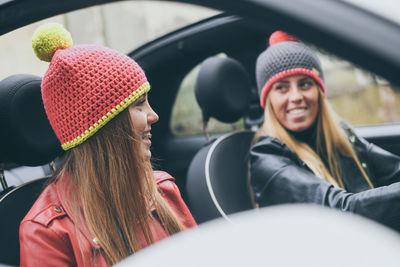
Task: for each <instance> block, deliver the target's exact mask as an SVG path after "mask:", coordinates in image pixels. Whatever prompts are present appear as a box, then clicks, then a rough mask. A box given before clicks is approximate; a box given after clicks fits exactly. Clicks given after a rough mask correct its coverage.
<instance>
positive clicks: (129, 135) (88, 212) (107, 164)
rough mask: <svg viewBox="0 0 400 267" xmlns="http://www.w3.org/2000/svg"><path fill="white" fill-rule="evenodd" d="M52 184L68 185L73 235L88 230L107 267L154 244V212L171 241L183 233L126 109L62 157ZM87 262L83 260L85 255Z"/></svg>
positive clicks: (66, 196) (181, 226)
mask: <svg viewBox="0 0 400 267" xmlns="http://www.w3.org/2000/svg"><path fill="white" fill-rule="evenodd" d="M55 177H56V179H59V180H62V179H70V180H69V181H68V184H70V188H69V191H68V192H76V193H72V194H65V199H66V201H67V205H68V206H70V207H71V210H72V216H73V219H74V222H75V224H76V227H77V230H78V229H79V228H80V227H83V225H84V224H86V225H87V227H88V229H89V231H90V232H91V234H92V235H93V236H95V237H96V238H97V240H98V241H99V244H100V245H101V248H102V249H103V251H104V254H105V256H106V259H107V260H108V262H109V263H110V264H115V263H117V262H119V261H120V260H122V259H123V258H125V257H127V256H129V255H130V254H132V253H134V252H136V251H138V250H139V249H141V248H142V242H143V241H142V239H143V238H141V236H143V235H144V238H145V241H146V242H145V243H146V244H147V245H149V244H152V243H154V242H155V240H154V236H153V233H152V231H151V228H150V226H149V220H150V219H151V218H152V216H153V215H152V214H151V212H150V208H151V207H152V206H153V207H155V209H156V212H157V215H158V217H159V219H160V221H161V223H162V225H163V227H164V229H165V231H166V232H167V233H168V234H169V235H171V234H173V233H176V232H179V231H181V230H183V229H184V227H183V225H182V223H181V222H180V220H179V219H178V217H177V215H176V214H175V213H174V212H173V210H172V209H171V208H170V206H169V205H168V204H167V203H166V202H165V200H164V199H163V197H162V196H161V194H160V193H159V192H158V190H157V185H156V182H155V179H154V176H153V171H152V167H151V164H150V161H149V160H146V159H145V157H144V155H143V152H142V148H141V144H140V138H139V137H138V136H137V135H136V134H135V131H134V130H133V128H132V123H131V119H130V116H129V112H128V109H125V110H124V111H123V112H121V113H120V114H119V115H118V116H117V117H115V118H114V119H112V120H111V121H110V122H109V123H108V124H106V125H105V126H104V127H103V128H102V129H100V130H99V132H98V133H96V134H95V135H94V136H92V137H91V138H89V139H88V140H86V141H85V142H84V143H82V144H81V145H79V146H77V147H75V148H73V149H71V150H69V151H67V153H66V155H65V159H64V163H63V165H62V166H61V167H60V168H59V170H58V171H57V173H56V174H55ZM85 256H86V257H87V255H85Z"/></svg>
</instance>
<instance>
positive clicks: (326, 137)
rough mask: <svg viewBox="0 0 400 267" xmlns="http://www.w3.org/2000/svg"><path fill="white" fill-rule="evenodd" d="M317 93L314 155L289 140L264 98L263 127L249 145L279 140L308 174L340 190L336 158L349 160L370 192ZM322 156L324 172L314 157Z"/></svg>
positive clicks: (340, 130) (330, 111)
mask: <svg viewBox="0 0 400 267" xmlns="http://www.w3.org/2000/svg"><path fill="white" fill-rule="evenodd" d="M318 93H319V99H318V103H319V113H318V117H317V140H316V147H317V150H318V151H314V150H313V149H312V148H311V147H310V146H309V145H307V144H306V143H304V142H301V141H299V140H296V139H295V138H293V137H292V136H291V135H290V134H289V133H288V132H287V130H286V129H285V128H284V127H283V126H282V124H281V123H280V122H279V120H278V119H277V117H276V115H275V112H274V111H273V108H272V104H271V100H270V98H269V97H268V98H267V100H266V101H267V103H266V107H265V111H264V123H263V125H262V126H261V127H260V129H259V130H258V131H257V133H256V135H255V137H254V140H253V142H257V141H258V139H259V138H260V137H261V136H265V135H268V136H271V137H275V138H277V139H279V140H280V141H282V142H283V143H285V144H286V145H287V146H288V147H289V148H291V149H292V150H293V151H294V152H295V153H296V154H297V155H298V156H299V157H300V158H301V159H302V160H303V161H304V162H305V163H306V164H307V166H308V167H309V168H310V169H311V170H312V172H313V173H314V174H315V175H316V176H318V177H320V178H322V179H324V180H326V181H328V182H330V183H332V184H333V185H334V186H336V187H341V188H344V184H343V180H342V174H341V172H340V166H339V165H338V162H339V155H340V154H341V155H344V156H347V157H350V158H352V159H353V160H354V161H355V163H356V164H357V166H358V168H359V169H360V171H361V173H362V175H363V177H364V179H365V180H366V181H367V183H368V184H369V186H370V187H371V188H373V184H372V183H371V180H370V179H369V177H368V175H367V173H366V172H365V170H364V168H363V167H362V166H361V164H360V161H359V159H358V157H357V154H356V153H355V151H354V149H353V147H352V145H351V144H350V142H349V141H348V138H347V136H346V133H345V132H344V130H343V128H342V127H341V126H340V124H339V119H338V116H337V115H336V113H335V112H334V111H333V109H332V108H331V107H330V105H329V103H328V102H327V101H326V99H325V97H324V95H323V93H322V90H321V88H319V90H318ZM324 150H325V152H326V155H327V162H328V168H329V170H330V171H329V170H328V168H326V166H325V164H324V163H323V161H322V160H321V158H320V157H319V156H318V153H321V152H322V151H324Z"/></svg>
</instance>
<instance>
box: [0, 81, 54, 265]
mask: <svg viewBox="0 0 400 267" xmlns="http://www.w3.org/2000/svg"><path fill="white" fill-rule="evenodd" d="M40 83H41V78H40V77H37V76H34V75H29V74H18V75H13V76H10V77H7V78H6V79H4V80H2V81H0V127H1V130H0V163H13V164H17V165H19V166H40V165H43V164H46V163H48V162H50V161H52V160H53V159H55V158H56V157H57V156H59V155H61V154H62V149H61V146H60V143H59V141H58V140H57V138H56V136H55V134H54V132H53V131H52V129H51V126H50V124H49V122H48V120H47V117H46V114H45V111H44V107H43V104H42V98H41V93H40ZM5 178H7V177H5ZM47 180H48V178H47V177H44V178H40V179H36V180H33V181H30V182H28V183H25V184H22V185H20V186H18V187H15V188H10V189H8V190H7V192H5V193H4V194H3V195H2V196H1V197H0V218H1V219H0V240H1V242H0V265H1V264H9V265H19V235H18V232H19V224H20V222H21V220H22V219H23V218H24V216H25V215H26V213H27V212H28V211H29V209H30V208H31V206H32V205H33V203H34V202H35V200H36V199H37V197H38V196H39V195H40V193H41V192H42V190H43V189H44V187H45V185H46V183H47Z"/></svg>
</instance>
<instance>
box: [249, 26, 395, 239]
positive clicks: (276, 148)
mask: <svg viewBox="0 0 400 267" xmlns="http://www.w3.org/2000/svg"><path fill="white" fill-rule="evenodd" d="M256 78H257V85H258V91H259V95H260V105H261V106H262V107H263V108H264V123H263V125H262V126H261V127H260V129H259V130H258V132H257V133H256V135H255V138H254V142H253V146H252V148H251V150H250V176H249V178H250V185H251V191H252V195H253V200H254V203H255V205H256V206H269V205H275V204H284V203H314V204H317V205H321V206H325V207H332V208H337V209H340V210H343V211H349V212H353V213H356V214H359V215H362V216H365V217H368V218H371V219H373V220H376V221H378V222H381V223H383V224H385V225H387V226H390V227H392V228H394V229H396V230H398V231H400V183H399V181H400V157H398V156H397V155H394V154H391V153H389V152H387V151H385V150H383V149H381V148H379V147H377V146H375V145H373V144H371V143H368V142H367V141H366V140H364V139H363V138H361V137H359V136H357V135H356V134H355V132H354V131H353V129H352V128H351V127H350V126H349V125H347V124H346V123H344V122H341V121H339V120H338V118H337V116H336V114H335V113H334V111H333V110H332V109H331V108H330V106H329V104H328V102H327V100H326V89H325V84H324V77H323V71H322V68H321V64H320V61H319V59H318V57H317V56H316V54H315V53H314V52H313V51H312V50H311V49H310V48H308V47H307V46H306V45H304V44H303V43H301V42H300V41H299V40H298V39H297V38H295V37H293V36H290V35H288V34H287V33H285V32H282V31H277V32H275V33H273V34H272V35H271V37H270V46H269V47H268V48H267V49H266V50H265V51H263V52H262V53H261V54H260V55H259V57H258V59H257V63H256Z"/></svg>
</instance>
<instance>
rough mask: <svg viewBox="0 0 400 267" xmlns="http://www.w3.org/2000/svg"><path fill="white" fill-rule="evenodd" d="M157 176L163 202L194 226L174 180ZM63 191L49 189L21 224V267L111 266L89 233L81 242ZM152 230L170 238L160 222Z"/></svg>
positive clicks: (157, 235) (84, 233)
mask: <svg viewBox="0 0 400 267" xmlns="http://www.w3.org/2000/svg"><path fill="white" fill-rule="evenodd" d="M154 176H155V178H156V181H157V184H158V188H159V189H160V190H161V192H162V194H163V197H164V199H165V200H166V201H167V203H168V204H169V205H170V206H171V207H172V208H173V210H174V211H175V212H176V213H177V215H178V216H179V218H180V219H181V221H182V223H183V224H184V226H185V227H186V228H189V227H193V226H195V225H196V222H195V221H194V219H193V217H192V215H191V213H190V211H189V209H188V208H187V206H186V205H185V203H184V202H183V199H182V197H181V195H180V192H179V189H178V187H177V186H176V184H175V183H174V178H173V177H172V176H170V175H169V174H168V173H166V172H161V171H155V172H154ZM61 190H62V186H61V185H60V183H51V184H50V185H48V186H47V187H46V188H45V189H44V191H43V192H42V194H41V195H40V197H39V198H38V200H37V201H36V202H35V204H34V205H33V207H32V208H31V210H30V211H29V212H28V214H27V215H26V216H25V218H24V219H23V220H22V222H21V225H20V231H19V239H20V247H21V250H20V257H21V266H108V263H107V261H106V259H105V257H104V255H103V253H102V250H101V248H100V246H99V245H98V244H96V240H95V239H94V237H93V236H92V235H91V234H90V233H89V231H88V230H87V229H84V230H82V231H79V235H80V237H82V236H83V238H79V240H78V238H77V232H76V229H75V225H74V222H73V221H72V219H71V213H70V211H69V210H68V209H67V208H66V205H65V202H64V199H63V198H62V197H61V196H62V194H60V192H61ZM150 227H151V229H152V230H153V234H154V238H155V239H156V240H161V239H163V238H165V237H167V236H168V235H167V233H166V232H165V231H164V229H163V228H162V226H161V224H160V223H159V222H158V220H156V219H153V220H152V221H151V225H150ZM81 235H82V236H81ZM143 242H144V243H143V244H145V241H144V240H143ZM79 243H81V244H79ZM80 245H81V246H82V248H83V250H82V251H83V253H81V250H80ZM90 255H93V256H90Z"/></svg>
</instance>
